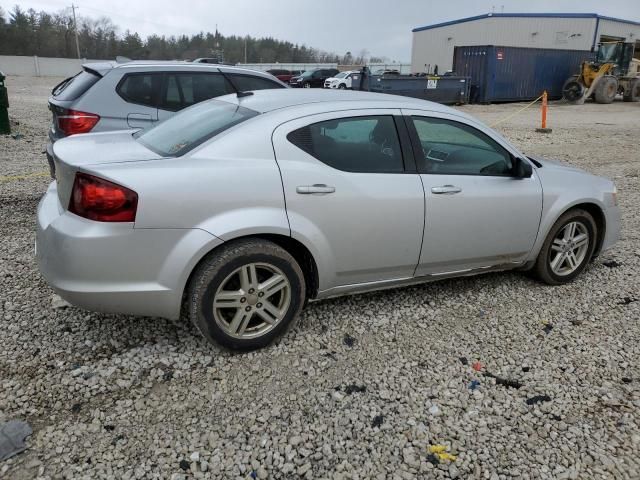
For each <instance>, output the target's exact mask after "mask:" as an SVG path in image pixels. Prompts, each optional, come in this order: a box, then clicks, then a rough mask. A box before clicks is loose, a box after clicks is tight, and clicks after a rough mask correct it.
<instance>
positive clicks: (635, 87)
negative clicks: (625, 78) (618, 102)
mask: <svg viewBox="0 0 640 480" xmlns="http://www.w3.org/2000/svg"><path fill="white" fill-rule="evenodd" d="M622 99H623V100H624V101H625V102H640V78H632V79H631V80H629V83H628V84H627V88H626V89H625V91H624V96H623V97H622Z"/></svg>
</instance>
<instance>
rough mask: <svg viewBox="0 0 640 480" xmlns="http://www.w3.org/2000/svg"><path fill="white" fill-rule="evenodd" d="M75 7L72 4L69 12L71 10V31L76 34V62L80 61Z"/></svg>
mask: <svg viewBox="0 0 640 480" xmlns="http://www.w3.org/2000/svg"><path fill="white" fill-rule="evenodd" d="M76 8H78V7H76V6H75V5H74V4H73V3H72V4H71V10H73V29H74V30H75V32H76V51H77V52H78V60H80V41H79V40H78V22H77V21H76Z"/></svg>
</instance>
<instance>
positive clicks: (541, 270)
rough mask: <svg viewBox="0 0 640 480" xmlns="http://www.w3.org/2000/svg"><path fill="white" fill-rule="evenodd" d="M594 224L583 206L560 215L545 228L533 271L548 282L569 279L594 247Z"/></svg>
mask: <svg viewBox="0 0 640 480" xmlns="http://www.w3.org/2000/svg"><path fill="white" fill-rule="evenodd" d="M596 238H597V227H596V223H595V221H594V220H593V217H592V216H591V214H590V213H589V212H587V211H585V210H581V209H576V210H571V211H569V212H567V213H565V214H564V215H562V216H561V217H560V218H559V219H558V221H557V222H556V223H555V224H554V226H553V228H552V229H551V231H550V232H549V235H548V236H547V239H546V240H545V242H544V245H543V246H542V250H541V251H540V254H539V255H538V259H537V261H536V265H535V267H534V271H535V273H536V274H537V276H538V277H539V278H540V279H541V280H542V281H544V282H546V283H548V284H550V285H560V284H563V283H569V282H571V281H572V280H573V279H575V278H576V277H577V276H578V275H580V273H581V272H582V271H583V270H584V269H585V267H586V266H587V264H588V263H589V260H590V259H591V257H592V256H593V251H594V250H595V247H596Z"/></svg>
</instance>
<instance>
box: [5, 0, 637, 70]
mask: <svg viewBox="0 0 640 480" xmlns="http://www.w3.org/2000/svg"><path fill="white" fill-rule="evenodd" d="M74 2H75V4H76V5H77V6H78V7H79V9H78V10H76V12H77V14H78V15H82V16H85V17H93V18H98V17H100V16H108V17H110V18H111V20H112V21H113V23H114V24H116V25H117V26H118V27H119V33H122V32H124V31H125V30H126V29H129V30H131V31H137V32H138V33H139V34H140V35H142V36H143V37H145V36H147V35H150V34H154V33H155V34H159V35H179V34H187V35H190V34H194V33H198V32H200V31H204V32H206V31H214V30H215V28H216V24H217V25H218V29H219V30H220V32H221V33H222V34H224V35H239V36H244V35H251V36H253V37H264V36H271V37H275V38H277V39H280V40H288V41H291V42H293V43H298V44H305V45H307V46H312V47H315V48H318V49H321V50H326V51H329V52H334V53H337V54H340V55H343V54H344V53H346V52H347V51H350V52H352V53H353V54H358V53H359V52H361V51H363V50H366V51H367V52H368V53H369V54H371V55H375V56H379V57H380V56H384V57H387V58H389V59H390V60H396V61H400V62H406V63H408V62H409V60H410V58H411V30H412V29H413V28H415V27H419V26H423V25H430V24H434V23H439V22H444V21H449V20H455V19H459V18H464V17H470V16H473V15H480V14H483V13H489V12H491V11H495V12H496V13H500V12H501V11H504V12H505V13H515V12H517V13H525V12H535V13H554V12H555V13H559V12H562V13H567V12H570V13H599V14H600V15H606V16H611V17H618V18H623V19H627V20H635V21H639V22H640V0H607V1H606V2H605V1H602V0H535V1H530V0H495V1H494V0H438V1H433V0H311V1H310V0H298V1H286V2H285V1H282V0H232V1H229V0H179V1H176V0H74ZM14 5H19V6H20V7H22V8H24V9H28V8H34V9H36V10H46V11H49V12H51V11H59V10H61V9H64V8H68V7H70V5H71V0H68V1H65V0H34V1H31V0H25V1H15V0H0V6H1V7H2V8H3V9H4V10H5V11H10V10H11V9H12V8H13V6H14ZM69 11H70V9H69Z"/></svg>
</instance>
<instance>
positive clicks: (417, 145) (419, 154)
mask: <svg viewBox="0 0 640 480" xmlns="http://www.w3.org/2000/svg"><path fill="white" fill-rule="evenodd" d="M404 117H405V122H406V124H407V129H408V131H409V137H410V138H411V146H412V151H413V156H414V158H415V162H416V168H417V172H418V173H419V174H420V175H455V176H461V177H500V178H514V177H515V175H514V171H513V168H514V166H515V159H516V156H515V155H514V154H513V153H511V152H510V151H509V150H508V149H507V148H505V147H504V146H503V145H502V144H501V143H500V142H498V141H497V140H496V139H494V138H492V137H491V136H490V135H488V134H487V133H485V132H483V131H482V130H480V129H478V128H476V127H475V126H473V125H470V124H468V123H465V122H461V121H459V120H454V119H451V118H445V117H439V116H434V115H418V114H414V113H408V114H405V115H404ZM413 117H423V118H426V119H434V120H440V121H444V122H450V123H454V124H459V125H464V126H466V127H468V128H470V129H472V130H473V131H474V132H478V133H479V134H480V135H481V136H485V137H488V138H490V139H491V140H492V141H493V142H495V144H496V145H498V146H499V147H500V148H501V149H502V150H504V152H505V153H506V154H507V155H509V158H510V160H511V171H510V172H509V173H503V174H495V173H494V174H488V175H483V174H478V173H447V172H427V171H425V170H424V166H423V164H424V152H423V151H422V143H421V142H420V136H419V135H418V129H417V128H416V126H415V123H414V119H413Z"/></svg>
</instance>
